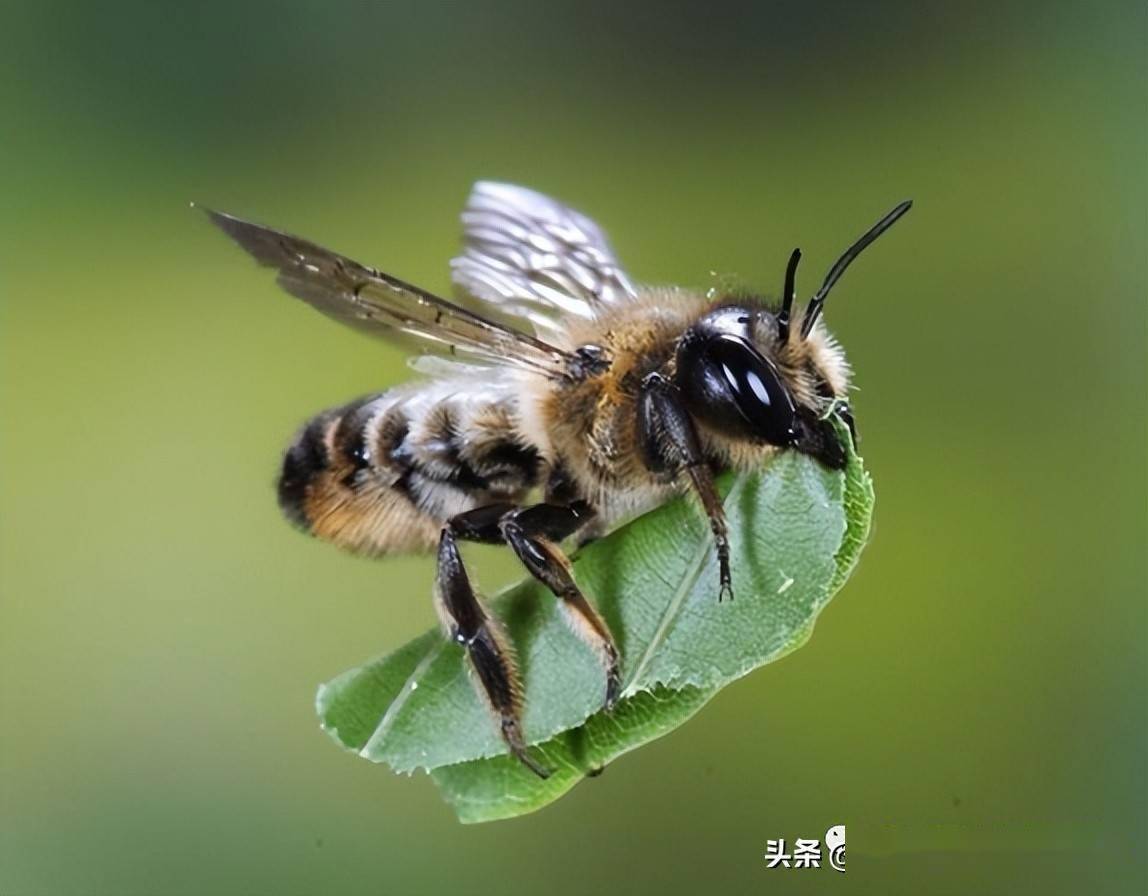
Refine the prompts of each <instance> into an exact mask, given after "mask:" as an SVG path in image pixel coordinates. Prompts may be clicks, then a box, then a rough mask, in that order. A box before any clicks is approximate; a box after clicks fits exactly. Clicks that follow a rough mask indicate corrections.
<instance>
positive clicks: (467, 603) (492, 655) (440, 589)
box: [435, 505, 550, 778]
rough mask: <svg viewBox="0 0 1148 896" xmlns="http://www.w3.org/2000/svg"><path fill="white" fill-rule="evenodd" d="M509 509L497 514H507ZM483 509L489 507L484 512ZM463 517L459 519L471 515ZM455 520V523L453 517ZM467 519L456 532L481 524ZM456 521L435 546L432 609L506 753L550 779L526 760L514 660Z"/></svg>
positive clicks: (500, 510)
mask: <svg viewBox="0 0 1148 896" xmlns="http://www.w3.org/2000/svg"><path fill="white" fill-rule="evenodd" d="M507 506H508V505H501V506H499V507H498V508H497V510H498V512H500V513H505V512H506V509H507ZM482 510H484V511H485V510H487V508H482ZM474 513H476V511H472V512H471V514H463V515H462V516H463V517H467V516H472V515H473V514H474ZM456 519H457V518H456ZM481 522H482V521H481V520H476V519H473V518H472V519H471V520H470V522H469V523H468V522H467V521H466V520H463V521H461V523H460V527H461V528H464V529H465V528H466V527H467V526H468V525H474V524H477V523H481ZM454 525H455V524H454V520H452V521H451V522H450V523H448V524H447V526H446V527H445V528H444V529H443V530H442V536H441V538H440V539H439V547H438V574H437V577H436V579H435V605H436V609H437V610H438V612H439V616H440V618H441V619H442V620H443V624H444V626H445V627H446V628H447V630H448V631H449V633H450V637H451V639H452V640H454V641H456V642H457V643H459V644H461V645H462V646H463V647H465V648H466V652H467V656H468V658H469V660H470V664H471V667H472V668H473V669H474V671H475V674H476V675H477V677H478V681H479V683H480V684H481V685H482V692H483V693H484V694H485V696H486V698H487V700H488V701H489V703H490V707H491V709H492V710H493V711H494V713H495V715H497V717H498V721H499V730H500V731H501V733H502V739H503V740H504V741H506V745H507V747H509V748H510V752H511V753H512V754H513V755H514V756H515V757H516V758H517V759H518V760H519V761H520V762H521V763H522V764H523V765H525V766H526V767H527V768H528V769H530V770H531V771H532V772H534V774H536V775H538V777H540V778H547V777H549V776H550V771H549V770H548V769H546V768H543V767H542V766H541V765H539V764H538V763H537V762H535V761H534V759H532V758H531V757H530V754H529V752H527V749H526V742H525V741H524V740H523V736H522V685H521V681H520V679H519V676H518V669H517V666H516V665H515V661H514V652H513V650H512V649H511V647H510V644H509V642H508V641H507V639H506V635H505V633H504V632H503V631H502V627H501V626H500V625H499V624H498V622H497V620H495V619H493V618H491V617H490V616H488V615H487V613H486V610H485V609H484V607H483V606H482V603H481V602H480V601H479V599H478V597H477V595H475V593H474V589H473V588H472V587H471V584H470V578H469V577H468V576H467V574H466V567H464V566H463V563H462V557H461V556H460V555H459V552H458V543H457V539H456V532H455V528H454Z"/></svg>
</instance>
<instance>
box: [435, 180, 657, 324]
mask: <svg viewBox="0 0 1148 896" xmlns="http://www.w3.org/2000/svg"><path fill="white" fill-rule="evenodd" d="M462 224H463V252H462V254H461V255H459V256H458V257H457V258H455V259H454V260H453V261H451V273H452V276H453V279H454V282H455V285H456V286H458V287H459V288H460V289H462V290H463V291H464V292H466V293H468V294H470V295H472V296H474V297H475V298H476V299H480V300H482V301H483V302H487V303H489V304H490V305H492V306H493V307H494V309H495V310H497V311H499V312H502V313H504V314H509V315H512V316H515V317H522V318H525V319H526V320H529V321H530V322H531V323H532V324H533V325H534V328H535V330H536V331H537V332H538V333H539V334H540V335H541V334H543V333H546V332H554V333H559V334H561V333H562V332H563V331H564V327H563V319H564V318H568V317H580V318H586V319H592V318H593V317H594V316H595V315H596V313H597V312H598V311H599V310H600V309H601V307H602V306H608V305H613V304H615V303H618V302H624V301H626V300H627V299H629V298H632V297H633V296H634V295H635V292H634V287H633V286H632V285H631V284H630V280H629V278H628V277H627V276H626V274H625V272H624V271H623V270H622V268H621V266H620V265H619V264H618V261H617V259H616V258H615V257H614V252H613V250H612V249H611V248H610V244H609V243H608V242H607V241H606V235H605V234H604V233H602V231H601V229H600V228H599V227H598V225H597V224H595V223H594V222H593V221H591V220H590V219H589V218H587V217H585V216H584V215H582V214H579V213H578V212H576V211H574V210H573V209H571V208H567V207H566V206H564V205H562V204H561V203H559V202H557V201H555V200H553V199H551V198H549V197H548V196H543V195H542V194H541V193H535V192H534V191H533V190H527V189H525V188H523V187H516V186H513V185H511V184H499V183H492V182H490V181H480V182H479V183H476V184H475V185H474V190H473V191H472V192H471V194H470V199H469V200H468V201H467V204H466V208H465V209H464V210H463V213H462Z"/></svg>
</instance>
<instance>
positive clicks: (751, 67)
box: [0, 2, 1148, 896]
mask: <svg viewBox="0 0 1148 896" xmlns="http://www.w3.org/2000/svg"><path fill="white" fill-rule="evenodd" d="M0 17H2V20H3V27H2V28H0V108H2V114H0V340H2V344H0V390H2V393H0V397H2V417H0V431H2V443H0V453H2V462H0V501H2V503H0V600H2V605H0V614H2V616H0V701H2V703H0V893H3V894H6V896H7V894H81V893H83V894H88V893H91V894H105V893H155V894H168V893H170V894H177V893H219V894H231V893H274V894H291V893H336V892H338V893H384V892H404V893H405V892H411V893H413V892H453V893H469V892H492V893H500V894H507V896H509V894H515V893H537V892H548V893H554V894H558V893H565V892H579V893H580V892H584V891H588V890H590V891H594V890H600V891H611V890H623V889H624V890H626V891H638V892H640V891H650V892H658V893H664V894H671V893H691V892H697V891H699V890H701V889H703V888H704V889H705V890H706V891H707V892H708V891H710V890H712V891H716V892H763V891H766V890H768V891H777V892H789V891H810V890H821V889H827V888H829V887H830V886H833V887H841V888H845V887H847V888H848V889H849V890H851V891H857V892H878V893H899V892H911V893H919V892H932V893H945V892H973V891H976V892H1018V891H1021V889H1018V888H1023V890H1024V891H1028V892H1038V891H1039V892H1046V893H1053V892H1056V893H1059V892H1082V891H1088V892H1093V893H1098V892H1133V891H1136V890H1137V889H1138V886H1140V885H1143V882H1144V879H1145V865H1144V862H1145V858H1144V843H1145V837H1146V836H1148V823H1146V822H1148V819H1146V808H1145V806H1146V792H1148V782H1146V780H1145V778H1146V770H1148V769H1146V760H1145V757H1146V750H1148V717H1146V705H1148V704H1146V701H1145V691H1146V688H1145V685H1146V683H1148V657H1146V647H1145V645H1146V634H1148V620H1146V590H1148V588H1146V586H1148V570H1146V559H1145V558H1146V554H1145V546H1146V542H1148V539H1146V534H1148V533H1146V524H1148V519H1146V516H1148V510H1146V508H1148V504H1146V495H1148V483H1146V481H1145V480H1146V464H1145V460H1146V457H1148V454H1146V448H1148V432H1146V413H1145V411H1146V407H1145V395H1146V390H1145V386H1146V382H1145V380H1146V375H1145V374H1146V370H1145V349H1146V344H1145V343H1146V335H1148V327H1146V320H1145V317H1146V314H1145V312H1146V302H1145V299H1146V286H1148V270H1146V262H1145V248H1146V238H1148V175H1146V168H1145V162H1146V160H1148V153H1146V150H1148V126H1146V109H1148V102H1146V101H1148V71H1146V59H1148V53H1146V51H1148V39H1146V34H1148V13H1146V8H1145V6H1144V4H1143V3H1141V2H1129V3H1082V2H1078V3H1056V2H1034V3H1024V2H1006V3H977V2H959V3H954V2H906V3H864V4H862V3H852V2H827V3H826V2H822V3H801V2H763V3H756V4H743V5H737V4H734V5H719V4H688V3H660V4H653V3H645V4H643V3H626V4H613V5H601V6H590V5H582V4H573V3H532V2H518V3H504V4H487V3H472V4H461V3H459V4H449V5H441V6H440V5H436V4H430V3H423V4H415V3H409V4H407V3H403V4H397V3H396V4H386V5H384V4H372V3H351V2H338V3H336V2H326V3H298V2H292V3H268V4H263V3H256V2H230V3H200V4H195V3H185V4H163V3H154V2H138V3H116V2H112V3H104V4H85V3H67V2H38V3H22V4H6V5H4V7H3V8H2V12H0ZM478 178H498V179H504V180H510V181H513V182H519V183H523V184H527V185H530V186H533V187H535V188H537V189H541V190H543V191H545V192H549V193H552V194H554V195H557V196H559V197H562V198H564V199H566V200H567V201H568V202H570V203H571V204H573V205H575V206H576V207H578V208H581V209H583V210H585V211H587V212H588V213H589V214H591V215H592V216H593V217H595V218H597V219H598V220H599V221H601V222H603V224H604V226H605V227H606V229H607V230H608V232H609V233H610V235H611V237H612V239H613V242H614V244H615V246H616V248H617V250H618V252H619V254H620V256H621V257H622V259H623V260H624V261H625V262H626V264H627V266H628V267H629V269H630V271H631V272H632V274H633V275H634V277H635V278H636V279H638V280H643V281H648V282H680V283H684V284H690V285H696V286H700V287H705V286H707V285H708V284H709V283H710V282H711V276H712V275H711V273H710V272H711V271H712V272H718V273H719V274H736V275H737V276H738V277H739V278H740V279H741V280H743V281H745V282H747V283H749V284H754V285H757V286H759V287H760V288H763V289H765V290H767V291H774V290H776V289H777V288H778V287H779V285H780V280H781V274H782V271H783V266H784V262H785V259H786V257H787V255H788V252H789V250H790V249H791V248H792V247H793V246H796V245H800V246H802V247H803V248H804V250H805V253H806V256H805V262H804V275H803V279H802V284H801V285H802V287H803V288H804V291H805V292H809V291H811V290H812V288H813V287H814V286H815V285H816V281H818V280H819V278H820V276H821V274H822V272H823V271H824V270H825V268H826V266H827V265H828V264H829V263H830V262H831V261H832V260H833V259H834V258H835V257H836V255H837V253H838V252H839V251H840V250H841V249H842V248H844V246H845V245H846V244H847V243H848V241H850V240H851V239H852V238H853V237H855V236H856V235H857V234H858V233H859V232H860V231H861V230H862V229H863V228H865V227H866V226H868V225H869V224H870V223H871V222H872V221H873V220H875V218H876V216H877V215H879V214H880V213H882V212H884V211H885V210H886V209H887V208H888V207H890V206H891V205H892V203H893V202H894V201H896V200H899V199H901V198H903V197H906V196H912V197H913V198H914V199H915V200H916V203H917V204H916V206H915V208H914V210H913V212H912V213H911V215H910V216H909V217H908V218H907V219H906V220H905V221H904V222H903V223H901V224H900V225H898V227H897V228H896V229H895V230H894V231H893V232H892V233H890V234H889V235H888V236H887V237H885V238H884V239H883V240H882V241H881V242H880V243H879V244H878V245H877V246H876V247H875V248H874V249H873V250H871V251H870V252H869V253H867V254H866V256H865V258H864V260H863V261H861V262H860V263H859V264H858V265H857V266H856V267H855V268H854V269H852V270H851V271H850V272H849V274H848V276H847V277H846V278H845V280H844V281H843V282H842V284H841V285H840V286H839V287H838V289H837V290H836V292H835V294H834V296H833V300H832V301H831V303H830V305H829V308H828V320H829V322H830V324H831V326H832V327H833V328H834V329H835V330H836V332H837V333H838V334H839V335H840V337H841V338H842V339H843V341H844V342H845V343H846V345H847V347H848V349H849V352H850V356H851V358H852V361H853V362H854V364H855V366H856V369H857V382H858V384H859V386H860V390H861V391H860V392H859V394H858V395H857V399H856V408H857V413H858V420H859V424H860V427H861V429H862V433H863V440H864V441H863V448H864V452H865V454H866V457H867V460H868V464H869V466H870V468H871V470H872V472H873V475H874V477H875V480H876V487H877V495H878V502H877V516H876V532H875V537H874V540H873V542H872V544H871V546H870V547H869V549H868V552H867V554H866V555H865V557H864V559H863V561H862V563H861V566H860V569H859V571H858V573H857V575H856V576H855V578H854V579H853V580H852V581H851V582H850V583H849V585H848V586H847V588H846V590H845V591H844V592H843V593H842V594H841V595H839V597H838V599H837V600H836V601H835V602H834V604H833V605H832V606H831V607H830V608H829V610H828V612H827V613H826V614H825V615H824V616H823V618H822V619H821V621H820V623H819V625H818V628H817V631H816V633H815V635H814V637H813V639H812V641H811V642H810V643H809V644H808V645H807V646H806V647H805V648H804V649H802V650H800V651H798V652H797V653H796V654H794V655H792V656H790V657H788V658H786V659H785V660H784V661H782V662H780V663H778V664H776V665H774V666H771V667H769V668H767V669H765V670H762V671H760V672H758V673H756V674H754V675H753V676H751V677H750V678H748V679H746V680H744V681H742V682H739V683H738V684H736V685H735V686H733V687H731V688H729V689H728V690H727V691H725V692H724V693H723V694H722V695H721V696H720V697H719V698H718V699H716V700H715V701H714V702H713V703H712V704H711V705H709V706H708V707H707V708H706V709H705V710H704V711H703V712H702V713H701V715H700V716H698V717H697V718H696V719H694V720H693V721H692V722H690V723H689V724H688V725H687V726H686V727H684V728H682V729H680V730H679V731H677V732H675V733H674V734H673V735H671V736H670V737H668V738H666V739H664V740H661V741H659V742H657V743H655V744H653V745H651V746H649V747H647V748H645V749H643V750H641V751H639V752H637V753H634V754H631V755H629V756H627V757H624V758H623V759H622V760H620V761H618V762H617V763H616V764H615V765H613V766H612V767H611V768H610V769H609V770H608V771H607V773H606V774H605V775H604V776H603V777H602V778H600V779H597V780H594V781H591V782H586V783H584V784H583V785H581V786H579V787H578V788H577V789H576V790H575V791H574V792H573V793H572V794H570V795H569V796H568V797H566V798H565V799H563V800H561V801H560V802H559V803H557V804H555V805H553V806H551V807H550V808H548V809H546V810H545V811H543V812H542V813H540V814H536V815H532V816H529V817H526V818H522V819H517V820H514V821H509V822H504V823H498V824H494V825H487V826H478V827H469V828H468V827H462V826H460V825H459V824H458V823H457V822H456V821H455V820H454V818H453V815H452V813H451V812H450V810H449V809H448V808H447V807H446V806H445V805H444V804H442V803H441V802H440V801H439V798H438V796H437V794H436V792H435V789H434V787H433V785H432V783H431V782H430V780H429V779H428V778H426V777H425V776H416V777H414V778H411V779H408V778H399V777H394V776H392V775H391V774H390V773H389V772H388V771H386V770H385V769H383V768H380V767H374V766H371V765H370V764H368V763H366V762H363V761H361V760H359V759H357V758H355V757H353V756H351V755H348V754H345V753H343V752H341V751H340V750H339V749H338V748H337V747H336V746H335V745H334V744H333V743H332V742H331V741H329V740H328V738H327V737H325V736H324V735H323V734H322V733H320V731H319V729H318V726H317V724H316V721H315V717H314V712H313V708H312V698H313V695H314V691H315V687H316V685H317V684H318V683H319V682H321V681H324V680H326V679H328V678H330V677H332V676H333V675H334V674H336V673H338V672H340V671H342V670H343V669H345V668H348V667H350V666H352V665H355V664H357V663H359V662H360V661H362V660H364V659H366V658H368V657H370V656H372V655H375V654H377V653H380V652H382V651H385V650H388V649H390V648H392V647H394V646H396V645H398V644H400V643H402V642H404V641H405V640H406V639H408V638H409V637H411V636H413V635H415V634H416V633H418V632H420V631H422V630H423V629H425V628H426V627H428V626H429V625H431V624H432V622H433V614H432V611H431V607H430V602H429V584H430V579H431V572H432V568H431V563H430V561H429V560H427V559H422V558H410V559H397V560H392V561H388V562H386V563H385V564H382V565H380V564H376V563H371V562H366V561H362V560H356V559H352V558H348V557H346V556H342V555H340V554H339V553H338V552H336V551H335V550H334V549H332V548H329V547H328V546H325V545H322V544H318V543H314V542H311V541H308V540H307V539H305V538H303V537H301V536H299V535H297V534H296V533H295V532H293V531H292V530H291V529H290V528H289V527H288V526H287V525H286V524H284V523H283V522H282V521H281V519H280V518H279V515H278V512H277V510H276V508H275V503H274V500H273V491H272V483H273V479H274V476H275V472H276V468H277V464H278V460H279V452H280V450H281V448H282V446H283V445H284V443H285V440H286V439H287V438H288V437H289V435H290V433H291V432H292V431H293V429H294V428H295V426H296V425H297V423H299V422H300V421H301V420H302V419H303V418H304V417H305V416H306V415H308V414H309V413H311V412H313V411H315V410H318V409H320V408H323V407H325V406H328V405H331V404H334V403H337V402H340V401H342V400H344V399H346V398H348V397H351V396H354V395H357V394H359V393H362V392H366V391H369V390H373V389H377V388H379V387H381V386H385V385H387V384H390V383H394V382H398V381H399V380H401V379H403V378H405V377H406V376H407V375H408V374H407V371H406V368H405V367H404V364H403V359H402V357H401V356H400V354H399V353H398V352H396V351H392V350H390V349H389V348H387V347H384V346H381V345H379V344H377V343H374V342H371V341H369V340H364V339H362V338H361V337H358V336H356V335H355V334H351V333H348V332H344V331H342V330H340V329H339V328H338V327H336V326H334V325H332V324H330V323H328V322H326V321H324V320H322V319H321V318H320V317H319V316H317V315H315V314H314V313H311V312H309V310H308V309H306V308H305V307H303V306H302V305H301V304H299V303H296V302H293V301H291V300H290V299H287V298H285V297H283V296H282V295H281V294H280V293H278V292H277V291H276V290H275V288H274V286H273V285H272V283H271V279H270V278H269V277H268V276H266V275H265V274H264V273H263V272H260V271H258V270H257V269H256V268H255V267H254V266H253V265H252V264H250V262H249V261H248V260H247V259H246V258H245V257H244V256H242V255H241V253H240V252H239V251H237V250H236V249H235V248H234V247H232V246H231V245H229V244H228V243H227V242H226V241H225V240H224V239H223V238H222V237H221V236H220V234H218V233H216V232H214V231H213V230H212V229H211V228H210V227H209V226H208V225H207V223H206V222H205V221H204V220H203V219H202V218H201V217H200V216H199V215H198V213H195V212H192V211H190V210H189V209H188V202H189V200H198V201H201V202H205V203H208V204H212V205H215V206H217V207H220V208H223V209H226V210H231V211H234V212H236V213H239V214H243V215H247V216H250V217H254V218H256V219H259V220H263V221H266V222H269V223H273V224H275V225H278V226H280V227H283V228H284V229H288V230H293V231H296V232H299V233H302V234H303V235H306V236H309V237H312V238H314V239H316V240H318V241H320V242H323V243H326V244H328V245H331V246H333V247H336V248H338V249H341V250H343V251H345V252H347V253H348V254H351V255H355V256H359V257H361V258H363V259H364V260H366V261H370V262H374V263H377V264H379V265H380V266H383V267H385V268H386V269H388V270H391V271H394V272H395V273H397V274H399V275H401V276H403V277H405V278H408V279H411V280H413V281H415V282H418V283H421V284H425V285H426V286H428V287H430V288H432V289H438V290H446V289H447V288H448V275H447V267H446V262H447V259H448V258H449V257H450V256H451V255H452V253H453V252H454V250H455V248H456V245H457V214H458V211H459V209H460V207H461V205H462V202H463V200H464V199H465V196H466V194H467V191H468V189H469V186H470V184H471V182H472V181H474V180H476V179H478ZM479 555H480V566H481V572H480V578H481V579H482V582H483V584H484V585H486V586H487V587H488V588H490V587H494V586H496V585H498V584H500V583H502V582H506V581H509V580H511V579H512V578H513V577H515V576H516V575H517V573H516V571H515V568H514V566H513V564H512V563H511V562H509V560H508V559H507V558H505V557H503V556H502V555H500V554H498V553H497V552H491V551H480V552H479ZM836 823H845V824H846V825H847V829H848V838H849V870H848V873H847V874H846V875H845V876H844V877H842V876H839V875H836V874H834V873H833V872H831V871H829V869H827V868H824V869H821V871H819V872H814V871H796V870H790V871H783V870H767V869H766V868H765V867H764V862H763V861H762V853H763V851H764V848H765V841H766V839H767V838H777V837H785V838H787V839H790V840H792V839H793V838H795V837H798V836H820V835H821V833H822V832H823V831H824V830H825V828H826V827H828V826H829V825H831V824H836ZM1029 888H1031V889H1029Z"/></svg>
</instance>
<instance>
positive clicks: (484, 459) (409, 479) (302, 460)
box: [279, 383, 542, 555]
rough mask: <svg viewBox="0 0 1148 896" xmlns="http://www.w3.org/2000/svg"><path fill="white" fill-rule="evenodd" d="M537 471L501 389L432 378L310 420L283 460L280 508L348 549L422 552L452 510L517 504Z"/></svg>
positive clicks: (536, 459) (537, 460)
mask: <svg viewBox="0 0 1148 896" xmlns="http://www.w3.org/2000/svg"><path fill="white" fill-rule="evenodd" d="M541 467H542V458H541V455H540V452H539V451H538V450H537V448H535V447H534V446H532V445H530V444H529V443H527V442H526V441H525V440H524V439H523V438H522V436H521V435H520V433H519V427H518V425H517V416H516V413H515V405H514V401H513V396H512V395H511V394H510V393H509V392H508V391H506V390H499V389H496V388H494V387H492V386H491V385H490V384H486V385H484V386H481V387H479V386H476V385H475V384H473V383H456V384H453V387H452V385H451V384H447V383H436V384H434V385H433V386H429V387H428V386H424V387H423V388H422V389H418V390H415V389H396V390H392V391H391V392H385V393H382V394H379V395H372V396H368V397H366V398H363V399H360V400H358V401H355V402H352V403H350V404H348V405H345V406H343V407H340V408H335V409H332V410H329V411H325V412H324V413H322V414H319V415H317V416H316V417H315V418H313V419H312V420H311V421H310V422H308V423H307V424H306V425H305V426H304V427H303V428H302V429H301V430H300V432H299V434H298V435H297V436H296V438H295V441H294V442H293V443H292V445H291V447H290V448H289V449H288V451H287V454H286V456H285V458H284V460H283V470H282V474H281V476H280V479H279V504H280V507H281V508H282V509H283V513H284V514H285V515H286V516H287V518H288V519H289V520H291V521H292V522H293V523H295V524H296V525H298V526H300V527H301V528H303V529H304V530H306V531H308V532H310V533H312V534H314V535H315V536H317V537H319V538H323V539H325V540H329V541H333V542H335V543H336V544H339V545H340V546H341V547H344V548H347V549H349V550H352V551H356V552H360V553H367V554H376V555H378V554H386V553H398V552H410V551H422V550H426V549H429V548H430V547H432V546H433V545H434V543H435V542H436V540H437V537H438V533H439V530H440V528H441V526H442V524H443V523H444V522H445V521H446V520H447V519H449V518H450V517H451V516H454V515H455V514H457V513H461V512H463V511H465V510H469V509H471V508H473V507H477V506H481V505H482V504H485V503H491V502H494V501H517V500H521V499H522V498H523V497H524V496H525V493H526V492H527V491H528V490H529V489H530V488H532V487H534V486H535V485H536V484H537V483H538V481H539V478H540V475H541Z"/></svg>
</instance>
